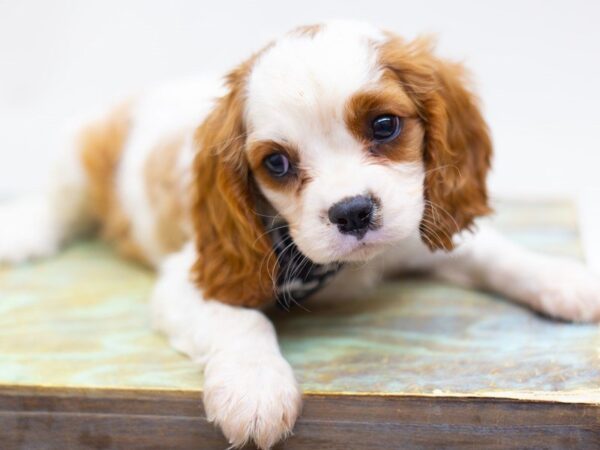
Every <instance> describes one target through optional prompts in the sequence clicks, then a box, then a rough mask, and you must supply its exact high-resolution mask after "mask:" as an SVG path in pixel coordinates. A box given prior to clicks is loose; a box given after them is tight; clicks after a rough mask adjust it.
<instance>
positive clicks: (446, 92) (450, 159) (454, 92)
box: [379, 34, 492, 250]
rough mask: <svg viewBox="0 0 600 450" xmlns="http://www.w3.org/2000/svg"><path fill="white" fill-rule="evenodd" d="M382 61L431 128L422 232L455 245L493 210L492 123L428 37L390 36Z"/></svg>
mask: <svg viewBox="0 0 600 450" xmlns="http://www.w3.org/2000/svg"><path fill="white" fill-rule="evenodd" d="M388 37H389V39H388V40H387V42H385V43H384V44H383V45H381V46H380V47H379V59H380V64H381V65H382V66H383V67H384V68H386V69H387V70H389V71H390V72H391V73H392V74H393V75H394V76H395V77H396V79H397V82H399V83H400V84H401V85H402V86H403V88H404V89H405V90H406V92H407V93H408V94H409V96H410V97H411V99H412V100H413V102H414V104H415V105H416V107H417V112H418V115H419V117H420V118H421V121H422V123H423V125H424V128H425V146H424V148H423V159H424V162H425V168H426V176H425V200H426V206H425V213H424V216H423V219H422V222H421V236H422V238H423V241H424V242H425V243H426V244H427V245H428V246H429V247H430V248H431V249H438V248H439V249H444V250H451V249H452V248H453V247H454V244H453V242H452V236H453V235H454V234H455V233H458V232H459V231H461V230H463V229H468V228H470V227H471V226H472V224H473V221H474V219H475V218H476V217H478V216H482V215H485V214H488V213H489V212H490V211H491V210H490V208H489V206H488V196H487V188H486V176H487V173H488V170H489V167H490V160H491V156H492V143H491V139H490V136H489V131H488V128H487V125H486V123H485V121H484V119H483V117H482V115H481V112H480V110H479V106H478V101H477V98H476V97H475V95H474V94H473V93H472V92H471V91H470V90H469V89H468V87H467V86H468V80H467V79H466V75H465V70H464V68H463V67H462V66H461V65H460V64H455V63H451V62H448V61H444V60H442V59H439V58H437V57H436V56H434V55H433V51H432V45H431V43H430V42H429V41H428V40H426V39H417V40H415V41H412V42H408V43H407V42H404V41H403V40H401V39H400V38H398V37H396V36H393V35H391V34H389V35H388Z"/></svg>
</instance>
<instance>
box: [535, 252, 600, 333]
mask: <svg viewBox="0 0 600 450" xmlns="http://www.w3.org/2000/svg"><path fill="white" fill-rule="evenodd" d="M535 278H537V279H534V280H531V281H532V285H533V289H532V290H533V295H534V302H533V304H534V307H536V308H537V309H539V310H540V311H541V312H543V313H545V314H548V315H550V316H552V317H556V318H559V319H564V320H569V321H575V322H598V321H600V277H598V276H596V275H595V274H593V273H592V272H591V271H589V270H588V269H587V268H586V267H584V266H583V265H582V264H579V263H576V262H571V261H563V260H556V261H552V262H551V263H550V264H548V265H547V266H546V267H544V270H543V272H542V273H541V274H540V275H539V276H538V277H535Z"/></svg>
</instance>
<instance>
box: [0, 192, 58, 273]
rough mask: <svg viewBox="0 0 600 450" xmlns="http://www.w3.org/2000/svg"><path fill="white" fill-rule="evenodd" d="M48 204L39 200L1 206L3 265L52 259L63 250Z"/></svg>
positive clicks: (27, 200)
mask: <svg viewBox="0 0 600 450" xmlns="http://www.w3.org/2000/svg"><path fill="white" fill-rule="evenodd" d="M50 217H51V214H50V211H49V206H48V204H46V203H44V202H43V201H42V200H41V199H38V198H28V199H19V200H17V201H12V202H9V203H4V202H3V203H0V264H1V263H9V264H15V263H20V262H23V261H26V260H28V259H32V258H39V257H43V256H49V255H51V254H53V253H55V252H56V250H57V249H58V246H59V239H58V230H57V227H56V224H55V223H52V221H51V220H50Z"/></svg>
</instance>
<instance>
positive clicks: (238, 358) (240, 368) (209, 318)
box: [152, 244, 301, 449]
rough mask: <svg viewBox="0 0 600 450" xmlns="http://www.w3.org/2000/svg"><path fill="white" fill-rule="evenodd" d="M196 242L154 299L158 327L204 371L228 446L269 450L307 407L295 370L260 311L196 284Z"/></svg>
mask: <svg viewBox="0 0 600 450" xmlns="http://www.w3.org/2000/svg"><path fill="white" fill-rule="evenodd" d="M195 258H196V254H195V251H194V249H193V246H192V244H188V245H187V246H186V247H185V248H184V249H183V250H182V251H181V252H179V253H176V254H174V255H172V256H170V257H168V258H167V259H166V261H165V262H164V264H163V265H162V267H161V271H160V275H159V279H158V281H157V284H156V287H155V288H154V291H153V294H152V314H153V322H154V326H155V327H156V328H157V329H159V330H160V331H162V332H164V333H165V334H166V335H167V336H168V337H169V340H170V342H171V345H172V346H173V347H175V348H176V349H177V350H179V351H181V352H183V353H185V354H187V355H189V356H190V357H191V358H192V359H193V360H194V361H196V362H198V363H201V364H202V365H203V366H204V408H205V410H206V415H207V418H208V420H209V421H211V422H214V423H216V424H218V425H219V426H220V427H221V430H222V431H223V433H224V434H225V436H226V437H227V439H228V440H229V442H230V443H231V444H232V445H234V446H236V447H238V446H242V445H243V444H244V443H246V442H249V441H254V442H255V443H256V445H257V446H258V447H260V448H262V449H267V448H270V447H271V446H272V445H274V444H275V443H276V442H277V441H278V440H280V439H282V438H284V437H285V436H287V435H288V434H289V433H290V432H291V430H292V427H293V425H294V422H295V421H296V417H297V416H298V414H299V412H300V409H301V394H300V390H299V388H298V386H297V384H296V381H295V379H294V374H293V373H292V369H291V367H290V366H289V364H288V363H287V361H285V359H284V358H283V356H282V355H281V353H280V351H279V346H278V344H277V337H276V335H275V330H274V328H273V325H272V324H271V323H270V322H269V320H268V319H267V318H266V317H265V316H264V315H263V314H262V313H261V312H260V311H256V310H252V309H246V308H241V307H232V306H229V305H226V304H223V303H220V302H217V301H207V300H206V299H203V298H202V293H201V292H200V291H199V290H198V289H197V288H196V287H195V286H194V285H193V284H192V283H191V282H190V280H189V277H190V268H191V266H192V264H193V263H194V261H195Z"/></svg>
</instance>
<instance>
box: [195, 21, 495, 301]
mask: <svg viewBox="0 0 600 450" xmlns="http://www.w3.org/2000/svg"><path fill="white" fill-rule="evenodd" d="M227 84H228V88H229V92H228V94H227V95H226V96H225V97H223V98H222V99H220V100H219V101H218V103H217V105H216V107H215V109H214V110H213V112H212V113H211V114H210V116H209V117H208V118H207V120H206V121H205V122H204V123H203V124H202V125H201V126H200V127H199V129H198V131H197V134H196V138H197V143H198V156H197V158H196V163H195V176H196V179H195V193H196V196H195V205H194V210H193V217H194V223H195V228H196V233H197V247H198V251H199V255H200V260H199V261H198V264H196V267H195V273H196V275H197V279H198V282H199V283H200V284H201V285H202V288H203V289H204V290H205V294H206V295H207V296H208V297H213V298H216V299H219V300H222V301H226V302H230V303H235V304H245V305H257V304H260V303H262V302H264V301H265V300H268V299H270V298H271V297H272V293H273V292H272V281H271V280H272V278H273V275H274V274H275V272H276V271H277V261H276V258H274V257H273V254H272V243H271V242H270V238H269V234H268V233H267V232H266V230H265V227H264V224H265V218H264V217H262V216H261V214H263V215H264V211H269V210H268V209H260V210H259V209H258V208H259V207H258V205H259V203H260V202H261V201H266V202H265V203H267V204H268V205H270V207H272V211H273V213H274V215H277V216H279V217H281V218H283V219H284V220H285V221H286V222H287V224H288V225H289V230H290V234H291V236H292V238H293V240H294V242H295V244H296V245H297V246H298V248H299V249H300V251H301V252H302V253H303V254H304V255H305V256H307V257H308V258H310V259H311V260H312V261H314V262H316V263H328V262H332V261H337V262H350V261H364V260H367V259H369V258H371V257H373V256H374V255H376V254H377V253H378V252H380V251H381V250H383V249H384V248H386V247H389V246H390V245H394V244H396V243H398V242H400V241H402V240H403V239H405V238H407V237H408V236H410V235H411V234H414V233H420V235H421V238H422V240H423V242H424V243H425V244H426V245H427V246H428V247H429V248H430V249H431V250H432V251H433V250H436V249H442V250H450V249H452V247H453V235H455V234H456V233H458V232H460V231H461V230H463V229H465V228H469V227H470V226H471V225H472V223H473V220H474V219H475V218H476V217H477V216H480V215H483V214H486V213H487V212H488V211H489V209H488V204H487V193H486V185H485V178H486V174H487V171H488V168H489V164H490V157H491V143H490V138H489V134H488V129H487V126H486V124H485V122H484V120H483V118H482V116H481V113H480V111H479V108H478V106H477V101H476V98H475V97H474V96H473V94H472V93H471V92H470V91H469V90H468V87H467V86H466V80H465V75H464V71H463V69H462V67H461V66H460V65H457V64H454V63H450V62H447V61H444V60H442V59H439V58H438V57H436V56H434V55H433V53H432V49H431V45H430V44H429V42H428V41H427V40H415V41H412V42H406V41H404V40H402V39H401V38H399V37H397V36H395V35H393V34H390V33H387V32H381V31H379V30H377V29H374V28H371V27H369V26H366V25H361V24H356V23H344V22H337V23H330V24H327V25H322V26H321V25H319V26H311V27H304V28H301V29H297V30H294V31H292V32H291V33H289V34H287V35H286V36H284V37H283V38H282V39H280V40H278V41H276V42H274V43H272V44H271V45H269V46H267V47H266V48H265V49H263V50H262V51H261V52H259V53H258V54H257V55H255V56H253V57H252V58H250V59H249V60H248V61H246V62H245V63H243V64H242V65H241V66H239V67H238V68H237V69H236V70H234V71H233V72H232V73H230V74H229V76H228V78H227Z"/></svg>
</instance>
